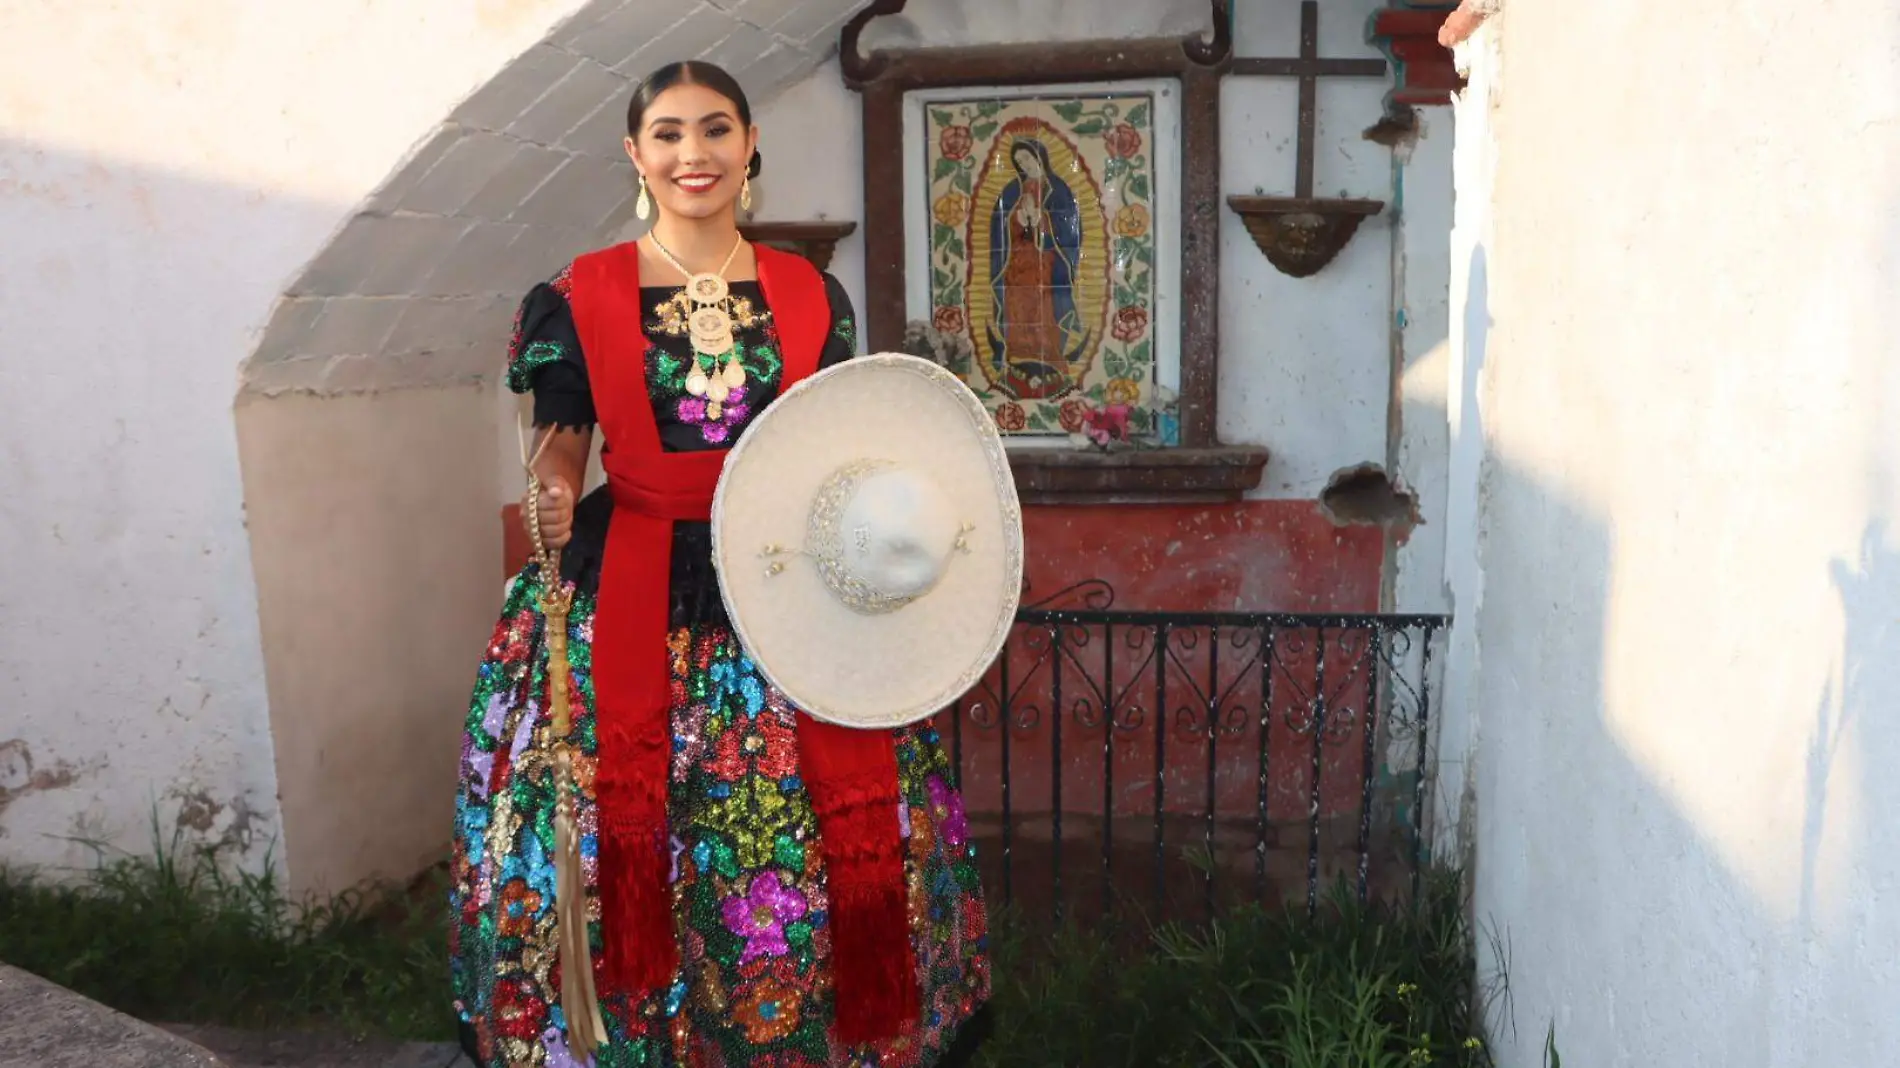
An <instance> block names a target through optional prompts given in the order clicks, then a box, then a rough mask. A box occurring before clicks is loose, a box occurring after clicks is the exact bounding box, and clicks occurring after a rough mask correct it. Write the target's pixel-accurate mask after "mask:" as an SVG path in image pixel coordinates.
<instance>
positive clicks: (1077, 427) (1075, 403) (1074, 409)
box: [1056, 397, 1089, 434]
mask: <svg viewBox="0 0 1900 1068" xmlns="http://www.w3.org/2000/svg"><path fill="white" fill-rule="evenodd" d="M1088 410H1089V406H1088V404H1087V403H1086V402H1084V401H1083V400H1082V398H1080V397H1070V398H1069V399H1068V400H1065V401H1063V402H1062V407H1061V408H1059V409H1057V411H1056V419H1057V421H1058V422H1060V423H1061V424H1062V429H1063V430H1066V431H1068V432H1069V433H1071V434H1080V433H1081V432H1082V417H1083V416H1084V415H1086V414H1087V413H1088Z"/></svg>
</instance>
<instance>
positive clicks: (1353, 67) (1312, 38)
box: [1229, 0, 1386, 197]
mask: <svg viewBox="0 0 1900 1068" xmlns="http://www.w3.org/2000/svg"><path fill="white" fill-rule="evenodd" d="M1229 73H1230V74H1233V75H1239V76H1242V77H1252V78H1298V79H1299V80H1300V126H1299V140H1298V141H1297V142H1296V144H1295V152H1296V155H1295V159H1296V160H1297V161H1298V162H1297V164H1296V166H1297V169H1296V170H1295V171H1294V179H1293V195H1294V196H1296V197H1310V196H1312V195H1313V156H1314V152H1315V148H1314V146H1315V143H1316V142H1317V141H1318V140H1319V136H1318V134H1319V80H1320V79H1321V78H1383V77H1385V76H1386V65H1385V60H1383V59H1321V58H1320V57H1319V2H1318V0H1305V2H1304V3H1302V4H1300V54H1299V56H1298V57H1297V58H1294V59H1246V58H1237V59H1235V60H1234V65H1233V67H1232V68H1231V69H1230V71H1229Z"/></svg>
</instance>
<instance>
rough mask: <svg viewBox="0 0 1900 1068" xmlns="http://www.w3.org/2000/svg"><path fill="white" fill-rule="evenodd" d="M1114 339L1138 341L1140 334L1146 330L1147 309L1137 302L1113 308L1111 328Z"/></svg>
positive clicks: (1130, 341)
mask: <svg viewBox="0 0 1900 1068" xmlns="http://www.w3.org/2000/svg"><path fill="white" fill-rule="evenodd" d="M1111 330H1112V331H1113V333H1114V334H1115V340H1117V341H1121V342H1128V343H1132V342H1135V341H1139V340H1140V339H1141V335H1143V334H1145V333H1147V332H1148V309H1146V308H1144V307H1141V306H1140V305H1138V304H1131V305H1129V306H1127V307H1125V308H1117V309H1116V310H1115V325H1114V326H1113V327H1112V328H1111Z"/></svg>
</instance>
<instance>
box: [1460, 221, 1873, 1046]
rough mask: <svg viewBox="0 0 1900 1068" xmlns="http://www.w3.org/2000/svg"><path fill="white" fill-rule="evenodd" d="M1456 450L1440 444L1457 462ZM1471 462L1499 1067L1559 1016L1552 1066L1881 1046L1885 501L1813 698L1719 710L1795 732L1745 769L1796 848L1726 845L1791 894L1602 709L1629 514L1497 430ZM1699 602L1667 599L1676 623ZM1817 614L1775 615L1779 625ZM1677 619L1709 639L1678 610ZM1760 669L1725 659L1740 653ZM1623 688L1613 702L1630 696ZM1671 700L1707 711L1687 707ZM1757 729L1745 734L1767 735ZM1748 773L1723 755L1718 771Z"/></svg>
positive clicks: (1851, 577)
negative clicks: (1797, 736) (1728, 854)
mask: <svg viewBox="0 0 1900 1068" xmlns="http://www.w3.org/2000/svg"><path fill="white" fill-rule="evenodd" d="M1471 279H1472V291H1471V300H1470V302H1469V305H1468V308H1469V315H1470V317H1469V318H1468V319H1467V325H1468V327H1469V328H1471V329H1472V330H1473V331H1474V332H1473V333H1471V334H1470V337H1471V338H1472V339H1473V349H1472V353H1473V356H1472V364H1471V367H1470V368H1468V371H1469V372H1470V373H1469V374H1467V376H1466V378H1465V382H1464V390H1463V404H1464V410H1463V413H1462V418H1461V420H1460V432H1459V433H1460V444H1461V445H1464V446H1467V447H1468V446H1469V443H1470V442H1472V441H1473V440H1474V436H1473V435H1475V434H1477V433H1478V432H1479V431H1480V429H1481V428H1480V423H1479V418H1478V414H1477V408H1476V407H1475V405H1476V401H1477V398H1478V395H1479V384H1480V383H1481V382H1482V381H1483V369H1484V364H1485V361H1486V356H1487V353H1486V342H1485V340H1484V338H1485V335H1484V333H1483V327H1485V326H1486V325H1488V324H1489V321H1490V320H1489V315H1490V312H1489V306H1488V304H1489V297H1488V293H1487V291H1486V285H1487V278H1486V267H1485V263H1484V258H1483V255H1482V250H1480V255H1479V257H1478V258H1477V259H1475V260H1474V262H1473V264H1472V268H1471ZM1522 358H1523V359H1525V360H1529V359H1532V358H1534V357H1532V356H1531V355H1529V354H1526V355H1525V356H1523V357H1522ZM1494 435H1495V431H1494ZM1475 440H1479V441H1482V440H1483V439H1482V438H1476V439H1475ZM1479 448H1480V449H1481V450H1483V446H1482V445H1480V446H1479ZM1463 459H1464V461H1466V462H1469V461H1470V460H1471V459H1472V457H1471V456H1470V455H1469V454H1465V455H1464V456H1463ZM1459 462H1460V459H1459V446H1454V460H1453V470H1454V472H1456V471H1457V470H1458V466H1457V465H1458V463H1459ZM1482 462H1483V465H1484V466H1483V471H1482V479H1481V482H1480V483H1477V484H1476V485H1477V487H1478V500H1479V502H1481V504H1482V508H1483V513H1482V514H1483V517H1484V530H1483V538H1482V540H1481V541H1479V542H1476V543H1474V544H1476V545H1477V546H1478V552H1479V553H1480V559H1479V561H1478V562H1480V563H1481V564H1482V565H1483V567H1484V572H1483V582H1482V590H1481V592H1482V599H1483V604H1482V608H1481V609H1480V610H1479V612H1478V614H1477V618H1476V620H1475V623H1476V632H1477V635H1478V636H1479V637H1481V639H1482V649H1481V652H1482V665H1481V670H1477V669H1478V667H1479V665H1478V663H1477V662H1476V661H1475V660H1471V659H1465V660H1462V661H1460V662H1461V663H1462V664H1463V665H1464V666H1465V667H1466V668H1467V669H1468V675H1467V678H1468V681H1469V683H1470V685H1471V687H1472V689H1471V690H1470V692H1469V695H1468V697H1467V700H1469V701H1470V703H1471V704H1472V706H1473V707H1474V708H1475V709H1477V710H1481V712H1482V714H1483V717H1484V718H1483V723H1482V733H1481V736H1480V741H1479V747H1478V751H1477V753H1476V754H1475V755H1474V760H1475V762H1476V766H1475V768H1474V772H1475V793H1476V812H1475V837H1476V850H1475V852H1476V858H1475V864H1474V868H1473V876H1474V879H1475V882H1476V887H1477V890H1476V906H1475V908H1476V912H1477V919H1478V921H1479V922H1480V924H1482V925H1483V926H1484V927H1486V928H1487V929H1489V930H1490V931H1491V932H1492V933H1493V934H1494V935H1495V936H1496V939H1497V941H1496V942H1494V943H1493V944H1492V945H1491V946H1488V947H1484V949H1485V951H1484V953H1483V957H1484V958H1485V959H1484V964H1483V968H1484V970H1485V971H1486V972H1487V973H1489V975H1488V976H1487V977H1490V976H1496V975H1497V974H1498V973H1500V972H1502V973H1505V988H1504V989H1505V993H1504V996H1503V997H1501V998H1500V999H1499V1000H1498V1001H1497V1002H1496V1003H1494V1005H1493V1006H1492V1016H1491V1019H1490V1025H1491V1033H1492V1035H1493V1037H1494V1040H1495V1042H1496V1047H1495V1048H1496V1050H1497V1053H1498V1057H1497V1063H1498V1064H1500V1065H1501V1066H1505V1068H1536V1066H1541V1065H1543V1064H1544V1060H1543V1056H1542V1051H1543V1041H1544V1036H1545V1030H1546V1027H1547V1026H1548V1025H1552V1024H1554V1026H1555V1029H1556V1035H1557V1040H1558V1045H1559V1047H1560V1049H1561V1050H1562V1053H1563V1054H1564V1055H1565V1058H1566V1060H1574V1061H1575V1062H1576V1063H1579V1064H1592V1065H1612V1064H1628V1065H1652V1064H1654V1065H1661V1064H1670V1065H1677V1064H1681V1065H1688V1064H1706V1065H1722V1066H1724V1068H1770V1066H1782V1065H1818V1064H1855V1065H1862V1064H1865V1065H1872V1064H1878V1063H1886V1062H1887V1061H1888V1060H1890V1059H1891V1050H1892V1049H1893V1047H1894V1046H1895V1045H1896V1043H1900V1022H1897V1021H1896V1017H1895V1016H1894V1014H1893V1012H1892V1004H1893V1002H1894V1000H1895V998H1896V997H1900V966H1896V964H1895V962H1894V959H1893V955H1892V952H1891V947H1893V946H1894V945H1896V944H1900V909H1896V908H1895V907H1894V904H1895V900H1896V899H1895V894H1896V887H1900V817H1897V816H1895V815H1894V814H1895V813H1900V778H1897V777H1896V776H1894V775H1893V774H1891V769H1892V768H1894V767H1895V766H1900V720H1897V719H1896V718H1895V717H1894V715H1893V714H1892V713H1893V710H1894V709H1895V708H1897V707H1900V618H1896V606H1897V605H1900V598H1897V597H1896V593H1897V592H1900V515H1887V516H1884V517H1878V516H1877V517H1875V518H1872V519H1870V520H1869V521H1868V522H1867V524H1866V526H1865V529H1864V531H1863V532H1862V535H1861V538H1860V542H1859V546H1858V551H1857V553H1855V554H1853V556H1852V557H1851V558H1839V559H1835V560H1833V561H1830V562H1827V563H1826V564H1824V565H1819V566H1825V567H1826V569H1827V577H1828V579H1829V581H1831V584H1832V588H1833V589H1834V591H1835V594H1836V596H1837V598H1838V605H1839V617H1838V618H1839V621H1840V631H1841V635H1842V638H1841V643H1840V647H1839V650H1838V653H1837V654H1835V657H1836V659H1835V663H1834V665H1833V671H1832V675H1833V679H1832V680H1831V681H1829V682H1828V683H1827V684H1826V685H1825V686H1824V687H1822V689H1821V691H1820V692H1819V693H1818V694H1816V696H1815V701H1814V704H1813V705H1811V706H1809V707H1807V708H1806V709H1801V708H1796V707H1793V706H1789V707H1787V708H1785V709H1779V710H1767V711H1768V712H1769V713H1770V715H1768V716H1767V717H1764V716H1763V715H1762V714H1761V712H1762V711H1763V710H1760V709H1756V710H1746V709H1739V710H1735V711H1736V716H1735V719H1736V721H1737V723H1738V729H1748V728H1746V727H1742V726H1739V725H1742V724H1750V723H1752V724H1754V725H1755V727H1754V729H1758V730H1759V729H1769V728H1772V729H1774V730H1775V731H1776V733H1782V731H1781V728H1783V727H1787V728H1789V729H1790V732H1793V733H1806V734H1807V735H1808V738H1807V742H1806V768H1805V774H1800V775H1794V776H1787V775H1781V776H1779V777H1777V776H1776V775H1773V774H1771V775H1768V776H1763V777H1761V778H1760V779H1759V780H1758V782H1757V783H1756V787H1755V788H1756V789H1758V790H1759V791H1761V792H1762V793H1761V794H1760V795H1759V796H1763V797H1767V798H1774V797H1779V796H1781V795H1784V794H1785V795H1786V802H1785V803H1786V804H1787V805H1788V806H1794V805H1800V806H1801V812H1802V818H1801V820H1799V821H1798V822H1799V831H1800V840H1799V842H1798V843H1794V842H1791V841H1788V840H1787V839H1786V836H1785V835H1780V834H1779V832H1778V831H1777V830H1776V829H1775V828H1773V827H1763V828H1762V829H1761V831H1760V833H1759V835H1758V836H1757V837H1754V838H1751V839H1750V840H1748V841H1746V842H1743V843H1742V844H1741V847H1742V848H1744V849H1747V850H1749V851H1750V852H1752V853H1753V854H1755V855H1756V856H1758V857H1770V856H1778V855H1781V854H1782V853H1786V854H1788V855H1789V856H1790V857H1791V858H1792V857H1793V856H1794V855H1796V853H1797V852H1798V856H1799V858H1800V867H1799V872H1798V873H1795V872H1792V871H1790V872H1789V873H1788V876H1787V885H1788V886H1790V887H1791V888H1793V887H1795V884H1796V882H1797V880H1798V893H1790V894H1789V895H1788V897H1789V898H1790V899H1791V900H1795V899H1798V902H1797V904H1796V906H1795V907H1794V908H1793V909H1792V910H1786V909H1780V908H1778V907H1777V904H1776V903H1775V902H1774V901H1771V900H1769V899H1767V898H1765V897H1764V896H1763V893H1762V889H1761V887H1760V886H1759V885H1751V883H1750V882H1748V881H1747V880H1746V878H1745V877H1744V876H1743V875H1742V874H1741V873H1738V872H1737V870H1736V869H1735V868H1734V866H1733V864H1732V861H1731V859H1726V858H1725V855H1724V852H1723V849H1724V848H1727V849H1729V850H1731V851H1732V850H1733V849H1734V848H1736V843H1735V842H1733V841H1718V840H1717V838H1716V833H1717V832H1716V831H1715V830H1714V829H1713V828H1710V827H1707V826H1699V825H1698V823H1697V821H1696V820H1695V819H1694V818H1693V817H1692V816H1691V815H1690V814H1689V813H1688V812H1687V811H1686V809H1685V807H1684V805H1683V803H1682V800H1681V792H1682V790H1683V789H1684V784H1683V783H1681V782H1675V781H1670V780H1671V778H1672V771H1679V772H1681V773H1683V774H1684V775H1685V777H1688V773H1689V772H1691V770H1692V769H1690V768H1688V767H1686V766H1680V765H1679V766H1678V767H1677V768H1675V769H1672V768H1670V767H1668V766H1661V767H1659V766H1658V765H1657V762H1656V760H1655V759H1654V758H1653V754H1652V756H1651V759H1649V760H1648V762H1647V763H1642V762H1639V759H1638V757H1637V756H1636V755H1635V754H1633V752H1632V749H1631V744H1632V743H1631V740H1630V739H1628V738H1625V737H1619V728H1618V727H1617V726H1615V725H1614V724H1613V722H1612V717H1611V712H1612V709H1611V705H1610V700H1611V699H1610V697H1609V696H1608V694H1607V692H1606V675H1607V672H1608V670H1609V669H1610V667H1611V665H1612V663H1613V658H1615V657H1619V656H1625V655H1627V654H1628V652H1629V649H1628V645H1629V642H1630V640H1631V639H1630V638H1629V637H1628V636H1627V635H1625V636H1621V637H1620V638H1619V635H1618V634H1617V633H1616V631H1615V629H1614V626H1615V625H1614V623H1613V622H1612V619H1611V613H1610V604H1611V593H1612V589H1613V587H1614V586H1615V584H1616V582H1617V579H1618V572H1619V566H1621V567H1623V568H1625V569H1628V568H1629V567H1630V565H1631V561H1629V560H1619V552H1618V549H1617V543H1618V541H1619V540H1622V541H1623V542H1624V550H1625V553H1624V554H1623V555H1628V550H1630V549H1632V548H1634V547H1636V546H1637V545H1638V544H1640V543H1639V542H1637V541H1635V540H1633V539H1638V538H1641V537H1643V536H1644V535H1645V533H1647V532H1639V531H1636V530H1633V529H1627V528H1626V529H1619V528H1618V526H1617V524H1616V521H1615V519H1614V517H1613V516H1606V515H1604V514H1602V512H1601V510H1600V509H1599V508H1596V507H1594V506H1592V505H1591V504H1589V503H1588V502H1586V501H1584V500H1582V499H1580V498H1579V497H1578V496H1577V495H1576V494H1575V493H1574V492H1572V491H1570V490H1568V489H1566V488H1565V487H1563V486H1561V485H1557V484H1554V483H1553V482H1551V481H1550V480H1549V478H1547V477H1544V476H1541V475H1539V474H1538V473H1535V472H1533V471H1531V470H1530V469H1528V468H1527V467H1526V466H1524V465H1522V464H1519V463H1515V462H1513V461H1512V459H1511V457H1510V456H1509V455H1508V454H1506V452H1505V451H1504V450H1500V449H1499V448H1498V445H1497V442H1496V440H1495V436H1494V438H1493V440H1492V442H1491V448H1490V450H1489V451H1484V452H1483V455H1482ZM1456 486H1457V483H1456V482H1454V488H1453V492H1454V493H1456V492H1457V489H1456ZM1737 492H1744V491H1743V490H1740V489H1738V490H1737ZM1697 566H1699V567H1715V566H1717V562H1716V561H1715V559H1714V558H1712V557H1709V558H1704V559H1703V560H1702V561H1700V562H1699V563H1698V564H1697ZM1790 566H1791V567H1804V566H1805V567H1813V566H1817V565H1815V564H1814V563H1812V562H1803V561H1795V562H1792V563H1791V564H1790ZM1735 580H1736V581H1737V582H1747V581H1748V578H1747V576H1736V577H1735ZM1625 581H1627V580H1625ZM1464 607H1465V602H1464V601H1462V600H1461V601H1460V610H1461V611H1462V610H1463V609H1464ZM1759 610H1760V611H1763V612H1775V611H1777V610H1778V609H1777V606H1775V605H1773V604H1762V605H1760V607H1759ZM1703 614H1704V615H1706V614H1707V613H1706V611H1705V612H1704V613H1703ZM1694 615H1695V613H1694V611H1693V608H1690V609H1685V611H1684V613H1683V618H1684V619H1685V620H1688V619H1691V618H1694ZM1460 622H1461V623H1462V622H1464V620H1463V619H1462V618H1461V619H1460ZM1831 622H1832V621H1831V620H1812V619H1788V620H1786V624H1787V626H1788V627H1789V628H1791V631H1790V634H1791V637H1794V632H1795V631H1804V632H1808V633H1811V632H1812V628H1814V627H1815V626H1822V627H1826V626H1828V625H1829V624H1830V623H1831ZM1677 637H1678V638H1679V640H1680V641H1682V642H1684V643H1703V642H1708V641H1716V640H1721V639H1720V637H1719V636H1717V635H1714V634H1712V633H1710V631H1709V630H1707V629H1703V628H1692V627H1687V626H1685V627H1684V628H1682V629H1681V631H1680V633H1679V634H1678V635H1677ZM1619 647H1620V650H1619ZM1809 648H1813V646H1812V645H1810V646H1809ZM1479 651H1480V650H1478V649H1477V648H1475V647H1468V648H1466V649H1465V650H1464V651H1463V656H1465V657H1467V658H1468V657H1471V656H1473V655H1475V653H1477V652H1479ZM1453 655H1454V656H1458V655H1460V654H1459V653H1458V652H1457V651H1454V654H1453ZM1791 655H1792V654H1791ZM1705 662H1706V661H1705ZM1777 667H1778V666H1777V665H1769V666H1768V667H1766V668H1765V667H1764V665H1762V664H1761V663H1759V662H1753V663H1749V662H1742V661H1741V659H1740V658H1737V662H1736V663H1735V667H1734V669H1735V670H1738V671H1750V672H1761V671H1764V670H1768V669H1769V668H1777ZM1454 670H1455V669H1454ZM1630 697H1631V695H1629V694H1627V693H1625V694H1622V695H1620V703H1622V704H1623V705H1624V706H1625V712H1626V714H1627V712H1628V708H1627V706H1628V704H1629V700H1630ZM1638 697H1639V701H1640V695H1638ZM1661 704H1662V702H1660V701H1656V702H1650V703H1648V704H1646V705H1644V704H1640V703H1639V706H1638V707H1639V709H1640V714H1644V715H1665V714H1668V712H1669V710H1668V709H1667V708H1663V707H1658V706H1659V705H1661ZM1682 711H1684V712H1687V713H1698V714H1700V718H1703V719H1708V718H1711V717H1710V716H1709V715H1708V712H1709V711H1710V710H1706V709H1685V710H1682ZM1717 714H1718V715H1719V714H1720V713H1719V710H1717ZM1625 729H1626V728H1625ZM1708 741H1709V750H1708V753H1707V755H1706V758H1705V759H1707V760H1711V761H1714V760H1722V759H1724V757H1723V753H1724V752H1727V750H1725V749H1724V748H1723V745H1722V743H1723V739H1721V738H1719V737H1715V736H1711V737H1710V738H1709V739H1708ZM1752 742H1753V745H1752V748H1753V751H1754V752H1756V753H1759V752H1761V746H1760V742H1761V738H1760V737H1759V736H1758V737H1757V738H1756V739H1753V740H1752ZM1743 751H1747V750H1746V749H1744V750H1743ZM1786 767H1787V762H1785V761H1784V762H1782V763H1781V764H1778V765H1775V766H1774V767H1770V768H1768V769H1767V770H1769V771H1770V772H1779V771H1782V770H1785V769H1786ZM1693 770H1694V771H1695V772H1697V773H1700V772H1702V771H1703V770H1704V769H1701V768H1697V769H1693ZM1748 773H1749V771H1748V769H1747V761H1745V760H1743V761H1737V766H1736V767H1735V770H1734V774H1737V775H1741V774H1748ZM1671 791H1674V792H1673V793H1672V792H1671ZM1790 822H1792V821H1790ZM1778 839H1779V840H1778Z"/></svg>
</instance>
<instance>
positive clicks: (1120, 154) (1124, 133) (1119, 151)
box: [1102, 122, 1141, 159]
mask: <svg viewBox="0 0 1900 1068" xmlns="http://www.w3.org/2000/svg"><path fill="white" fill-rule="evenodd" d="M1102 143H1103V144H1104V145H1106V146H1107V148H1108V154H1109V155H1111V156H1114V157H1116V158H1117V159H1127V158H1128V157H1130V156H1132V155H1134V154H1135V153H1137V152H1140V151H1141V131H1140V130H1137V129H1135V128H1134V127H1133V126H1131V125H1129V124H1128V123H1125V122H1118V123H1116V124H1115V125H1114V126H1111V127H1109V130H1108V132H1107V133H1105V134H1103V135H1102Z"/></svg>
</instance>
